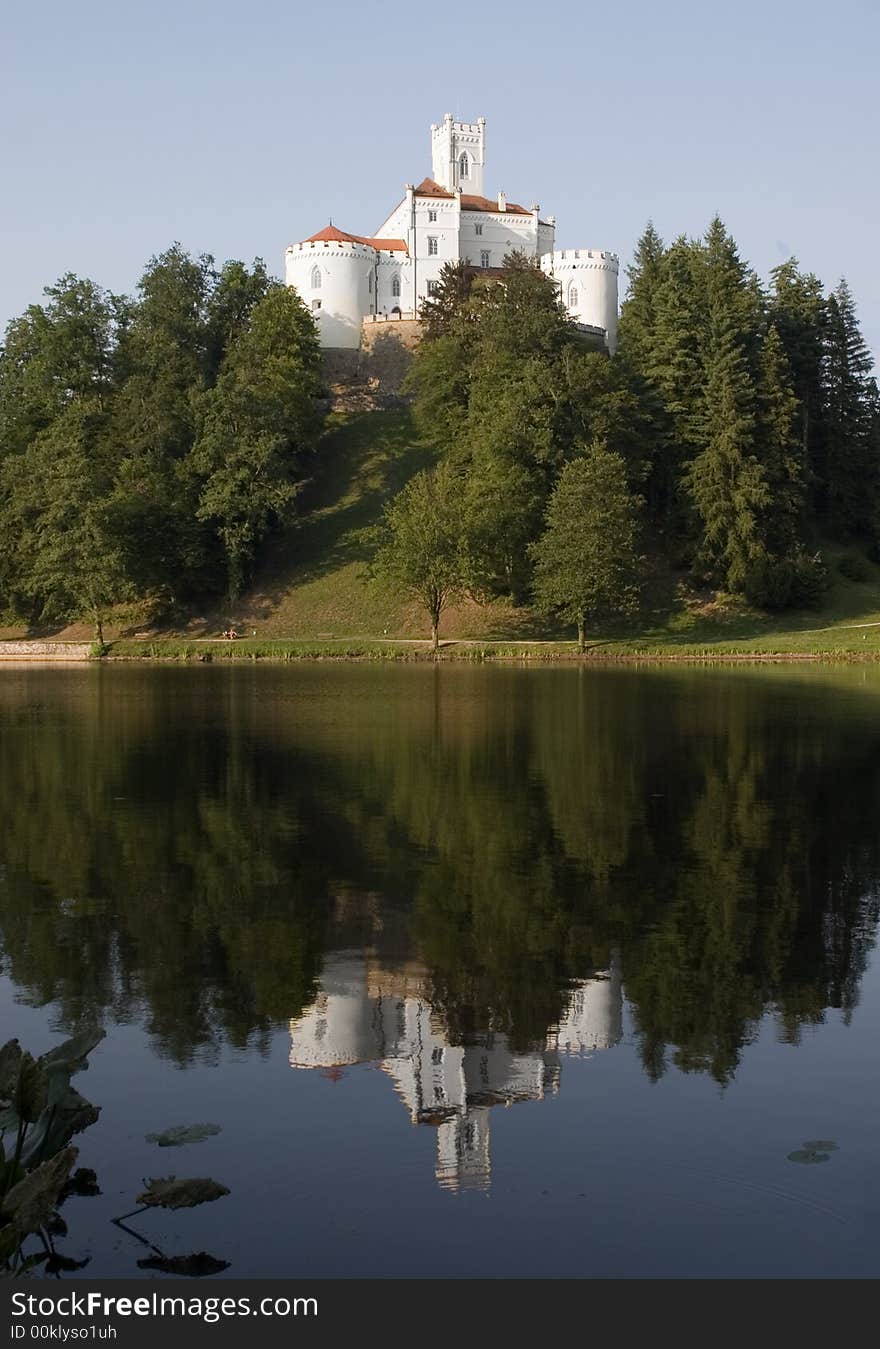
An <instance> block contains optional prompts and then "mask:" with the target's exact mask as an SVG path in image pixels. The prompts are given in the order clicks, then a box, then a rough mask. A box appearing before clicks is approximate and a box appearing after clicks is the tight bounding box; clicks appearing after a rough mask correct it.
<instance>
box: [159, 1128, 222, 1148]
mask: <svg viewBox="0 0 880 1349" xmlns="http://www.w3.org/2000/svg"><path fill="white" fill-rule="evenodd" d="M219 1133H222V1130H221V1128H220V1125H219V1124H175V1125H174V1126H173V1127H172V1128H170V1129H163V1130H162V1132H161V1133H159V1134H147V1142H148V1143H158V1145H159V1147H160V1148H181V1147H183V1145H184V1144H185V1143H201V1141H202V1139H203V1138H213V1137H214V1135H215V1134H219Z"/></svg>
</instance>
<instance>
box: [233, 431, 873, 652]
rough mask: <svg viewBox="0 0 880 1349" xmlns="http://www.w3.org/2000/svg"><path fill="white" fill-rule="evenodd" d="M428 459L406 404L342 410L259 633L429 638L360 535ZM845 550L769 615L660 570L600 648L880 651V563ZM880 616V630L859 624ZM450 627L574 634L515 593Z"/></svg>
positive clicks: (267, 575)
mask: <svg viewBox="0 0 880 1349" xmlns="http://www.w3.org/2000/svg"><path fill="white" fill-rule="evenodd" d="M429 460H430V453H429V452H428V451H427V450H426V449H425V448H424V447H421V446H419V444H418V441H417V438H416V436H415V433H414V431H413V428H412V424H411V421H410V417H409V414H408V413H407V412H406V411H405V410H401V411H393V412H372V413H362V414H359V415H357V416H354V417H350V418H347V419H345V418H340V419H339V420H338V422H337V424H336V425H335V426H334V427H333V428H332V429H331V430H330V431H329V432H328V434H327V436H326V438H325V440H324V442H323V445H322V451H321V469H320V472H319V474H318V475H317V476H316V481H315V483H314V484H313V486H312V487H311V488H310V490H309V493H308V495H306V496H305V497H304V499H303V502H302V512H303V519H302V522H301V523H300V524H299V525H297V526H295V527H294V528H293V529H292V530H290V531H289V532H288V533H287V534H286V535H285V536H284V537H283V538H282V539H280V540H279V541H277V543H276V544H275V546H274V547H273V549H272V550H271V553H270V555H269V556H268V557H267V559H266V562H265V565H264V567H263V569H262V571H261V573H260V575H259V577H258V583H257V585H256V587H255V588H254V590H253V591H252V593H251V594H250V595H248V596H247V597H246V599H245V602H244V603H243V605H242V606H241V617H242V622H244V621H245V620H251V621H252V622H253V626H254V627H256V629H257V632H258V634H259V637H260V638H268V637H281V636H284V637H293V638H299V639H322V640H325V641H326V640H327V639H328V638H331V637H332V638H336V639H339V638H352V637H356V638H364V637H381V636H383V635H387V636H388V637H394V638H419V637H424V635H425V619H424V616H423V615H422V614H421V613H420V612H419V611H418V609H416V608H414V607H413V606H412V605H407V604H401V603H400V602H399V600H398V599H397V598H396V597H395V596H393V595H391V594H389V593H388V591H387V590H385V589H383V588H382V587H381V586H379V585H378V583H376V582H371V581H370V580H369V578H368V576H367V574H366V561H367V557H368V549H367V547H366V546H365V544H364V542H363V540H362V539H361V538H359V536H358V531H361V530H363V529H364V528H365V527H368V526H369V525H371V524H373V523H375V522H376V520H378V518H379V516H380V514H381V509H382V505H383V502H384V501H385V500H387V498H388V497H389V496H390V495H391V494H393V492H395V491H396V490H398V488H399V487H400V486H401V485H402V484H403V483H404V482H405V481H406V479H407V478H408V477H409V476H410V475H411V474H412V473H414V472H415V471H416V470H417V469H418V468H421V467H422V466H424V464H425V463H427V462H429ZM848 551H851V550H846V549H841V548H838V549H833V550H826V560H827V562H828V564H829V571H830V574H831V577H832V584H831V587H830V589H829V591H828V593H827V595H826V596H825V600H824V603H823V606H822V608H821V610H817V611H807V612H802V613H788V614H784V615H779V614H776V615H769V616H768V615H764V614H760V613H757V612H754V611H750V610H748V609H745V608H744V607H743V606H741V605H735V604H731V605H728V606H724V605H723V604H719V603H717V602H711V597H704V600H703V602H701V600H700V597H698V596H694V595H688V594H687V593H682V587H681V586H680V585H677V584H676V578H674V577H672V576H670V575H668V574H664V573H662V572H661V573H660V574H659V575H657V576H655V577H654V578H653V579H652V582H651V584H650V586H649V600H648V603H649V605H650V606H651V609H650V611H649V612H648V613H647V614H646V615H645V616H643V618H642V619H641V621H640V622H639V624H638V625H637V626H634V627H630V628H629V629H625V628H617V629H616V630H608V631H606V632H603V633H601V634H597V635H596V636H597V639H598V642H597V645H596V647H595V648H594V649H596V651H597V653H598V652H599V651H601V652H602V653H603V654H608V655H614V654H619V655H626V654H640V653H646V654H647V653H650V652H660V653H663V654H668V655H688V654H700V653H702V652H704V651H706V652H708V651H709V650H711V651H712V652H714V653H717V654H721V653H722V652H728V651H729V652H730V653H731V654H742V653H745V652H747V651H757V652H763V653H772V652H792V653H804V654H807V653H810V652H812V651H828V652H836V651H839V652H854V653H857V654H866V653H869V652H873V653H877V652H880V567H877V566H875V565H873V564H869V570H870V579H869V580H867V581H865V582H853V581H850V580H847V579H846V578H844V577H843V576H841V575H840V573H839V571H838V570H837V563H838V562H839V561H840V559H841V558H842V557H843V556H844V555H845V554H846V553H847V552H848ZM872 623H873V624H876V625H877V626H876V627H870V626H866V627H859V626H857V625H859V624H872ZM442 630H443V636H444V637H445V638H447V639H449V638H455V639H458V640H462V641H464V640H469V641H474V642H477V643H482V642H487V641H500V642H504V643H505V644H507V643H517V642H522V641H529V642H542V641H546V640H550V641H553V640H554V639H555V640H558V639H560V638H562V639H563V640H565V639H568V638H569V635H570V634H568V633H567V632H565V631H560V630H559V629H556V628H554V626H553V625H552V624H551V625H548V624H547V622H546V621H545V620H542V619H540V618H538V617H537V616H536V615H534V614H533V613H532V612H531V611H530V610H528V609H516V608H514V607H513V606H512V605H510V604H509V603H507V602H506V601H498V602H496V603H495V604H492V605H488V606H485V607H481V606H479V605H476V604H472V603H464V604H462V605H460V606H458V607H457V608H454V609H451V610H450V611H449V612H448V613H447V614H446V615H444V619H443V624H442ZM534 654H535V655H538V654H539V652H538V651H535V652H534Z"/></svg>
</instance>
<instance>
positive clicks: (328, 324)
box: [284, 239, 376, 347]
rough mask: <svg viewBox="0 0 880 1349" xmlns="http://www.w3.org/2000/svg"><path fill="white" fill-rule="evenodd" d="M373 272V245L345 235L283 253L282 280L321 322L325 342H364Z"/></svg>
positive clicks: (342, 344) (356, 344)
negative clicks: (362, 338)
mask: <svg viewBox="0 0 880 1349" xmlns="http://www.w3.org/2000/svg"><path fill="white" fill-rule="evenodd" d="M375 272H376V250H375V248H371V247H370V246H369V245H368V244H360V243H350V242H348V241H347V240H344V239H308V240H306V242H305V243H301V244H291V245H290V247H289V248H288V249H287V251H286V252H285V255H284V280H285V282H286V284H287V285H288V286H292V287H293V289H294V290H295V291H296V292H297V294H298V295H299V296H300V298H301V299H302V301H303V303H304V304H305V306H306V308H307V309H309V310H310V311H311V313H312V314H313V316H314V318H315V320H316V321H317V324H318V328H319V332H320V341H321V346H322V347H359V346H360V341H361V324H362V322H363V319H364V316H365V315H366V314H369V313H370V312H371V309H372V305H373V294H372V287H373V286H374V285H375V284H376V277H375Z"/></svg>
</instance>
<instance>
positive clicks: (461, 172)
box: [458, 152, 469, 178]
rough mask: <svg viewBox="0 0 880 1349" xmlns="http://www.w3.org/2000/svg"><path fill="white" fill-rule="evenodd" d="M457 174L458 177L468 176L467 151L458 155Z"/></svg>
mask: <svg viewBox="0 0 880 1349" xmlns="http://www.w3.org/2000/svg"><path fill="white" fill-rule="evenodd" d="M458 176H459V178H467V177H468V176H469V170H468V157H467V152H465V153H464V154H462V155H460V156H459V159H458Z"/></svg>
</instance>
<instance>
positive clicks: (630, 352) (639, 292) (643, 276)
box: [617, 220, 665, 369]
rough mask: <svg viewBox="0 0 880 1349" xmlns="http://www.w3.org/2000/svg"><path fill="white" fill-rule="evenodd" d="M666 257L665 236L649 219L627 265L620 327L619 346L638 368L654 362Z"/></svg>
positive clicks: (621, 351)
mask: <svg viewBox="0 0 880 1349" xmlns="http://www.w3.org/2000/svg"><path fill="white" fill-rule="evenodd" d="M664 258H665V248H664V245H663V240H662V239H661V238H660V235H659V234H658V233H657V231H656V229H655V228H654V224H653V222H652V221H650V220H649V221H648V224H647V226H646V227H645V232H644V234H643V235H642V237H641V238H640V239H639V241H638V243H637V244H636V248H635V253H634V255H633V260H632V263H631V265H630V266H629V267H628V268H627V273H626V274H627V278H628V283H629V284H628V288H627V294H626V298H625V300H624V302H623V305H622V308H621V313H620V323H619V325H618V329H617V350H618V352H619V353H620V354H621V355H623V356H624V357H626V359H627V360H628V362H629V363H630V364H631V365H632V366H633V367H634V368H636V369H645V368H646V367H647V366H648V365H649V364H650V363H651V357H652V352H653V345H654V336H655V327H656V322H657V289H658V287H659V285H660V282H661V280H662V278H663V264H664Z"/></svg>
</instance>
